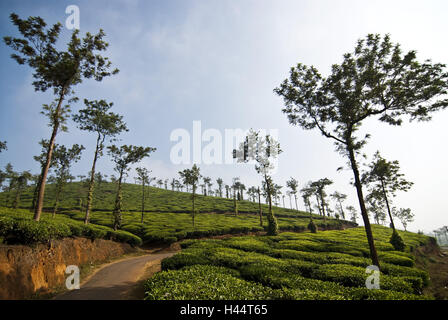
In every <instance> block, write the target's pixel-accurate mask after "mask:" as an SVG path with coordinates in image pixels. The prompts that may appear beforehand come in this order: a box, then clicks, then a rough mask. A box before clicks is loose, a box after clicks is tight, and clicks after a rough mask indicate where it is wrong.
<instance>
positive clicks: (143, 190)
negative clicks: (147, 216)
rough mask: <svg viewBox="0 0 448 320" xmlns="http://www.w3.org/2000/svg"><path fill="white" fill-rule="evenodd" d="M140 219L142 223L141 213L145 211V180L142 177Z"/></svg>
mask: <svg viewBox="0 0 448 320" xmlns="http://www.w3.org/2000/svg"><path fill="white" fill-rule="evenodd" d="M142 181H143V182H142V221H141V223H143V213H144V212H145V181H144V180H143V179H142Z"/></svg>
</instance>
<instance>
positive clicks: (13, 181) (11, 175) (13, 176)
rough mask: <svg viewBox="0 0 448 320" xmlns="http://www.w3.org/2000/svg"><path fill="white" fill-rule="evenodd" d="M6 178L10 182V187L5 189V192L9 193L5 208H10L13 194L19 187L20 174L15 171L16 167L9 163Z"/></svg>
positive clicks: (6, 168)
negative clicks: (18, 178)
mask: <svg viewBox="0 0 448 320" xmlns="http://www.w3.org/2000/svg"><path fill="white" fill-rule="evenodd" d="M4 176H5V180H8V185H7V186H6V187H5V188H4V190H5V191H6V192H7V196H6V197H5V207H8V206H9V205H10V198H11V192H12V190H14V188H15V187H16V185H17V177H18V173H17V172H16V171H14V167H13V166H12V164H11V163H8V164H7V165H6V166H5V172H4Z"/></svg>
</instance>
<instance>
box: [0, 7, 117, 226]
mask: <svg viewBox="0 0 448 320" xmlns="http://www.w3.org/2000/svg"><path fill="white" fill-rule="evenodd" d="M10 19H11V21H12V23H13V24H14V25H15V26H16V27H17V28H18V30H19V32H20V34H21V36H22V37H19V38H14V37H4V38H3V40H4V42H5V43H6V45H7V46H9V47H11V48H12V49H13V50H14V51H15V53H13V54H12V55H11V58H13V59H14V60H15V61H17V63H19V64H21V65H22V64H28V65H29V66H30V67H31V68H32V69H34V73H33V77H34V79H35V81H34V82H33V86H34V89H35V91H42V92H45V91H47V90H48V89H53V93H54V95H55V96H56V98H55V101H54V102H53V103H51V104H50V105H44V112H45V113H46V114H47V116H49V118H50V125H51V127H52V134H51V138H50V140H49V146H48V151H47V157H46V161H45V166H44V168H43V171H42V174H41V182H40V187H39V194H38V199H37V205H36V209H35V213H34V220H36V221H39V219H40V215H41V212H42V206H43V201H44V194H45V182H46V179H47V174H48V170H49V168H50V164H51V158H52V156H53V149H54V144H55V140H56V135H57V133H58V131H59V130H60V129H65V128H64V121H65V119H66V117H67V116H68V114H69V113H70V108H69V106H64V105H63V103H64V100H66V99H67V98H68V99H69V100H68V101H67V102H68V103H69V104H70V103H72V102H74V101H76V100H77V98H76V97H71V98H70V96H71V95H73V94H74V91H73V88H74V87H75V86H76V85H78V84H80V83H81V82H82V80H83V79H90V78H93V79H95V80H96V81H101V80H102V79H103V78H105V77H107V76H110V75H112V74H116V73H118V69H114V70H113V71H109V69H110V67H111V62H110V61H109V59H108V58H107V57H103V56H101V55H100V52H101V51H105V50H106V49H107V47H108V43H107V42H105V41H104V40H103V38H104V36H105V34H104V32H103V30H101V29H100V31H99V32H98V33H97V34H96V35H92V34H90V33H86V35H85V36H84V38H79V36H78V34H79V30H78V29H76V30H74V31H73V33H72V35H71V38H70V41H69V42H68V44H67V49H66V51H63V50H58V48H59V46H57V45H56V42H57V40H58V38H59V35H60V31H61V28H62V24H61V23H57V24H55V25H53V26H52V27H51V28H46V26H47V24H46V23H45V21H44V20H43V19H42V18H40V17H29V18H28V19H27V20H22V19H20V18H19V16H18V15H17V14H15V13H11V15H10Z"/></svg>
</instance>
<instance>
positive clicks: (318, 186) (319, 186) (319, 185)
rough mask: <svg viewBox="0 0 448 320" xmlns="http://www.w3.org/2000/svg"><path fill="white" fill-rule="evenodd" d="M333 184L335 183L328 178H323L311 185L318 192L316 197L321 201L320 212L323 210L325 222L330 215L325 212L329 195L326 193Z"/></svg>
mask: <svg viewBox="0 0 448 320" xmlns="http://www.w3.org/2000/svg"><path fill="white" fill-rule="evenodd" d="M331 184H333V181H331V180H330V179H328V178H323V179H319V180H317V181H314V182H312V183H311V185H310V186H311V187H312V188H314V189H315V190H316V196H317V197H318V198H319V200H320V205H319V202H318V206H319V207H320V210H322V215H323V217H324V220H325V216H326V215H328V216H329V213H328V212H327V213H326V212H325V208H326V207H327V201H326V197H327V193H326V192H325V188H326V187H327V186H329V185H331Z"/></svg>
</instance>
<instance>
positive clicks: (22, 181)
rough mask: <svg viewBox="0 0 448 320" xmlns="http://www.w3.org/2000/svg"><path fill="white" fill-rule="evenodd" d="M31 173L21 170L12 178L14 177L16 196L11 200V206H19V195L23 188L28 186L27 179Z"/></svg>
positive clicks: (15, 207)
mask: <svg viewBox="0 0 448 320" xmlns="http://www.w3.org/2000/svg"><path fill="white" fill-rule="evenodd" d="M31 177H32V174H31V173H30V172H29V171H23V172H21V173H18V174H17V175H16V177H14V179H16V183H15V188H16V196H15V199H14V202H13V208H14V209H17V208H18V207H19V206H20V196H21V195H22V192H23V190H25V188H26V187H27V186H28V181H29V180H30V179H31Z"/></svg>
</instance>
